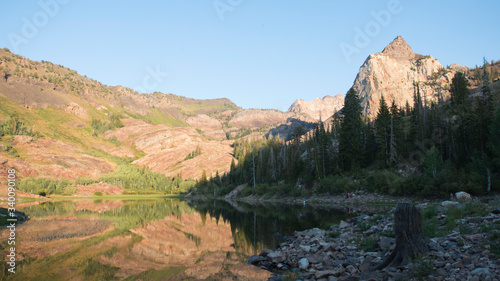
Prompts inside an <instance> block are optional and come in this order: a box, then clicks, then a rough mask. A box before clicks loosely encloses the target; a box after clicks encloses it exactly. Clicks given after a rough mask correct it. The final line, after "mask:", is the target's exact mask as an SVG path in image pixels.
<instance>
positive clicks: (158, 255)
mask: <svg viewBox="0 0 500 281" xmlns="http://www.w3.org/2000/svg"><path fill="white" fill-rule="evenodd" d="M21 211H23V212H25V213H26V214H28V215H30V216H31V220H30V221H28V222H26V223H24V224H22V225H19V226H18V227H17V233H18V234H17V235H18V237H16V239H17V242H16V243H17V244H16V252H17V255H18V268H17V272H16V274H14V275H11V276H9V277H8V278H7V280H33V279H41V280H44V279H47V278H49V279H51V280H70V279H78V280H81V279H82V278H83V279H84V280H87V279H88V280H102V279H104V280H125V279H126V280H138V279H142V280H185V279H207V278H212V279H216V280H232V279H233V278H234V277H235V276H237V278H238V279H240V280H267V278H268V277H270V276H271V274H270V273H269V272H267V271H265V270H263V269H260V268H257V267H254V266H251V265H248V264H247V263H246V262H247V260H248V258H249V257H250V256H251V255H254V254H258V253H259V252H260V251H261V250H262V249H266V248H276V247H277V246H278V244H279V243H281V242H282V241H283V240H282V239H283V236H284V235H290V234H292V233H293V232H294V231H295V230H303V229H307V228H312V227H328V226H329V225H331V224H333V223H338V222H339V221H340V220H341V219H345V218H346V216H348V215H346V214H345V213H344V212H342V211H339V210H333V209H314V208H311V207H303V206H282V205H261V206H250V205H247V204H238V205H237V206H236V208H234V207H233V206H231V205H230V204H228V203H226V202H223V201H210V202H209V201H196V202H186V201H180V200H175V199H159V200H99V201H92V200H88V199H80V200H73V201H59V202H47V203H43V204H39V205H32V206H27V207H24V208H22V209H21ZM8 234H9V233H8V231H7V230H5V229H3V230H1V231H0V238H1V239H2V241H5V240H4V239H6V238H7V235H8ZM3 251H5V250H3ZM21 259H23V261H20V260H21Z"/></svg>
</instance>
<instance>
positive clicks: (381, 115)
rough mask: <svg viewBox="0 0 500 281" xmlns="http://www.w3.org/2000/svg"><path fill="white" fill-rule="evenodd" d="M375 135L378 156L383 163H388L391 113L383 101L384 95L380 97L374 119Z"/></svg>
mask: <svg viewBox="0 0 500 281" xmlns="http://www.w3.org/2000/svg"><path fill="white" fill-rule="evenodd" d="M375 129H376V135H375V140H376V142H377V145H378V158H379V160H381V161H382V163H385V165H388V164H389V150H390V137H391V114H390V112H389V107H388V106H387V103H386V102H385V99H384V96H381V97H380V107H379V110H378V113H377V119H376V120H375Z"/></svg>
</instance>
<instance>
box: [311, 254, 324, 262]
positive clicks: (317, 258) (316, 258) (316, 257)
mask: <svg viewBox="0 0 500 281" xmlns="http://www.w3.org/2000/svg"><path fill="white" fill-rule="evenodd" d="M307 260H308V261H309V263H311V264H312V263H320V262H322V259H321V256H320V255H316V254H315V255H312V256H309V257H307Z"/></svg>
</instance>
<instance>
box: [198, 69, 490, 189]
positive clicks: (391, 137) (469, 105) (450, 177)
mask: <svg viewBox="0 0 500 281" xmlns="http://www.w3.org/2000/svg"><path fill="white" fill-rule="evenodd" d="M488 80H489V79H488ZM488 80H485V82H484V86H483V87H482V94H480V95H476V96H474V97H471V96H469V91H468V82H467V79H466V77H465V75H464V74H463V73H457V74H456V75H455V76H454V78H453V80H452V84H451V89H450V92H451V100H450V101H446V102H444V101H442V100H439V101H437V102H431V101H427V100H426V98H425V97H423V96H422V95H421V93H420V89H419V85H418V84H417V83H416V84H415V87H414V88H415V91H414V102H413V105H410V104H409V103H407V104H406V106H404V107H403V108H401V107H398V106H396V104H395V103H394V101H391V105H390V106H389V105H388V103H387V101H385V100H384V99H383V97H382V99H381V102H380V107H379V110H378V114H377V117H376V119H375V121H373V122H368V120H364V118H363V115H362V109H361V106H360V100H359V97H358V94H357V93H356V92H355V91H354V90H353V89H351V90H349V92H348V93H347V95H346V97H345V103H344V109H343V110H342V112H341V114H338V115H337V116H335V118H334V120H333V122H332V123H331V124H329V125H327V126H326V127H325V125H324V124H319V125H318V126H317V127H316V128H315V129H314V130H313V131H312V132H311V133H308V134H306V135H304V136H302V137H301V136H300V135H296V136H295V138H294V139H293V140H292V141H289V142H284V141H282V140H280V139H278V138H268V139H267V140H265V139H261V140H252V141H245V140H244V141H238V142H235V145H234V157H235V158H236V159H237V160H238V161H237V164H235V162H234V161H233V163H232V164H231V170H230V172H229V173H227V174H225V175H222V176H217V177H215V178H212V179H209V180H207V181H200V183H199V184H198V186H197V187H198V192H201V193H207V194H211V193H212V192H213V193H215V194H218V195H221V194H224V193H227V192H229V191H230V190H231V189H232V188H233V187H235V186H237V185H239V184H243V183H248V184H249V187H248V188H247V189H246V190H243V191H242V193H241V194H242V195H250V194H257V195H261V194H268V195H276V194H281V195H310V194H324V193H330V194H333V193H339V192H349V191H354V190H358V189H363V190H367V191H374V192H381V193H390V194H395V195H421V196H448V195H449V193H451V192H457V191H467V192H470V193H472V194H481V193H484V192H487V191H489V190H494V189H496V190H500V184H499V183H498V181H499V180H500V175H499V170H500V169H499V168H500V106H498V99H499V97H498V93H495V94H493V93H492V92H491V90H490V87H489V84H488Z"/></svg>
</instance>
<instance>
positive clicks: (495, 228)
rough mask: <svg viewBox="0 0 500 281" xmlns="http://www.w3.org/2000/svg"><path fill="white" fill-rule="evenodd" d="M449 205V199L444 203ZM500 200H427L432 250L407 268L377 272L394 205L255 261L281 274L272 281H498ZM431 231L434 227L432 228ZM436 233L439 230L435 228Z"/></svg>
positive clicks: (389, 245) (291, 241)
mask: <svg viewBox="0 0 500 281" xmlns="http://www.w3.org/2000/svg"><path fill="white" fill-rule="evenodd" d="M443 203H444V202H443ZM499 206H500V200H499V199H498V198H496V199H495V200H489V202H488V203H483V202H481V201H474V202H462V203H458V202H454V203H453V204H450V203H446V204H437V203H434V204H431V203H423V204H420V205H419V206H418V207H419V209H420V210H421V212H422V213H423V216H424V230H426V229H425V228H431V233H433V234H437V235H435V236H436V237H433V236H431V237H432V238H430V240H429V249H430V251H429V252H428V253H427V254H426V255H424V256H421V257H418V258H416V259H414V260H413V261H412V262H410V263H409V264H408V265H406V266H404V267H398V268H394V267H388V268H385V269H382V270H373V268H374V267H375V266H377V265H379V264H380V263H381V262H382V261H383V260H384V259H385V257H386V256H387V255H389V254H390V252H391V250H392V249H393V248H394V246H395V239H394V238H393V237H394V230H393V219H394V208H393V209H391V210H390V211H388V212H385V213H382V214H376V215H367V214H363V213H360V214H359V215H358V216H357V217H354V218H351V219H349V220H346V221H341V222H340V224H338V225H334V226H332V227H331V228H329V229H328V230H322V229H317V228H314V229H309V230H305V231H301V232H295V233H294V234H293V235H292V236H289V237H286V238H285V242H283V243H281V244H280V246H279V247H278V249H275V250H263V251H262V252H261V253H260V255H258V256H252V257H251V258H250V260H249V263H250V264H254V265H256V266H260V267H263V268H266V269H268V270H271V271H273V272H275V273H276V276H275V277H273V278H271V279H272V280H275V281H277V280H284V277H283V276H285V277H286V278H287V280H292V279H293V280H304V281H305V280H321V281H335V280H374V281H375V280H422V279H425V280H498V278H500V208H499ZM427 230H428V229H427ZM432 231H433V232H432Z"/></svg>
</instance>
